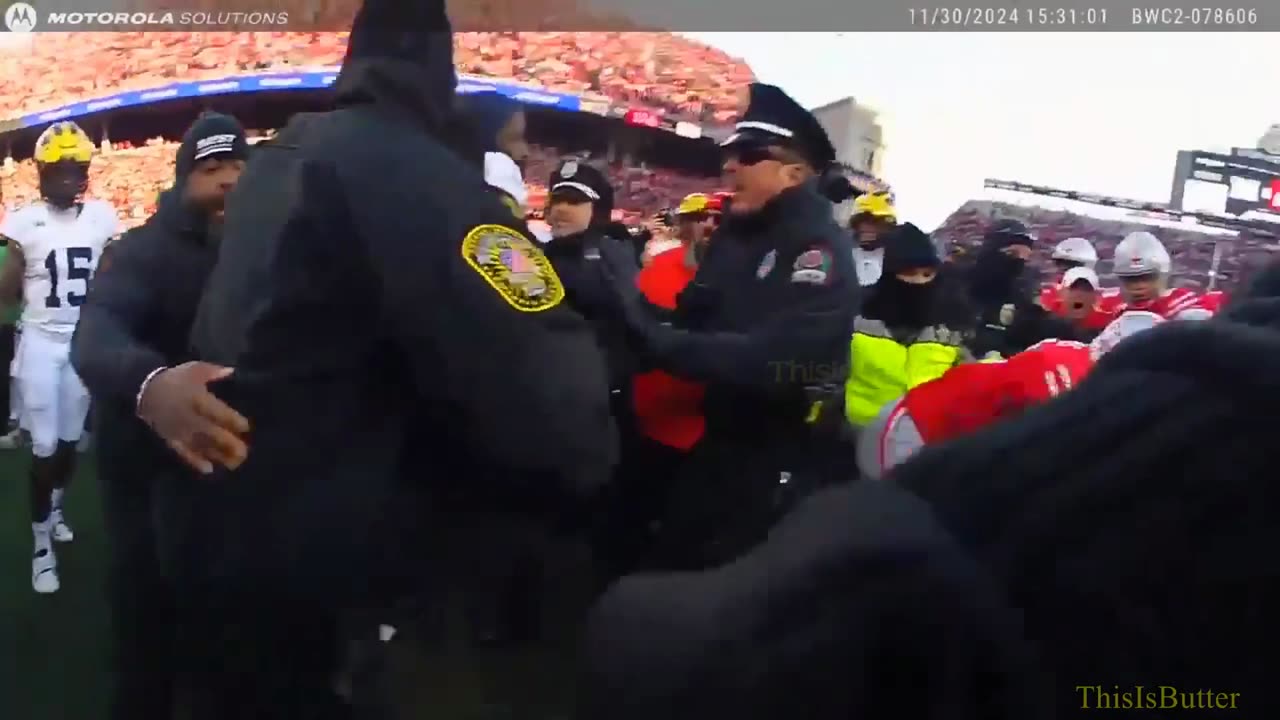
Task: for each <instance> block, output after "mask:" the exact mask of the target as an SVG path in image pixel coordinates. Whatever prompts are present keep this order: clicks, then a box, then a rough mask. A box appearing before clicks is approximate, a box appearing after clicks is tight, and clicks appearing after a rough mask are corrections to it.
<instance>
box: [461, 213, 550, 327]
mask: <svg viewBox="0 0 1280 720" xmlns="http://www.w3.org/2000/svg"><path fill="white" fill-rule="evenodd" d="M462 259H463V260H465V261H466V262H467V264H468V265H470V266H471V268H472V269H473V270H475V271H476V272H477V273H479V274H480V276H481V277H483V278H484V279H485V281H486V282H488V283H489V285H490V287H492V288H493V289H494V290H497V291H498V295H500V296H501V297H502V299H503V300H505V301H506V302H507V304H508V305H510V306H511V307H513V308H515V309H516V310H519V311H521V312H542V311H543V310H550V309H551V308H553V307H555V306H557V305H559V304H560V303H561V302H562V301H563V300H564V285H563V284H562V283H561V282H560V276H558V275H556V271H555V268H553V267H552V266H551V261H550V260H548V259H547V256H546V255H544V254H542V250H540V249H538V247H537V246H536V245H534V244H533V242H531V241H530V240H529V238H527V237H525V236H524V233H521V232H520V231H518V230H514V229H512V228H509V227H507V226H505V225H480V226H477V227H475V228H472V229H471V231H470V232H468V233H467V236H466V237H465V238H463V239H462Z"/></svg>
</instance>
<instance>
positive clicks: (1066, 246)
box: [1052, 237, 1098, 268]
mask: <svg viewBox="0 0 1280 720" xmlns="http://www.w3.org/2000/svg"><path fill="white" fill-rule="evenodd" d="M1052 257H1053V259H1054V260H1065V261H1066V262H1073V263H1080V264H1081V265H1083V266H1085V267H1087V268H1092V267H1093V266H1094V265H1097V264H1098V251H1097V250H1095V249H1093V243H1091V242H1089V241H1088V240H1085V239H1084V238H1082V237H1073V238H1067V239H1066V240H1063V241H1062V242H1060V243H1058V244H1057V245H1054V246H1053V256H1052Z"/></svg>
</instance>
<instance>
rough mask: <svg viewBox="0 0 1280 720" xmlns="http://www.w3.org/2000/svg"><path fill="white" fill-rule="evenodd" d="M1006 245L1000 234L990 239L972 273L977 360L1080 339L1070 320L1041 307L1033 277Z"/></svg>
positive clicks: (972, 342)
mask: <svg viewBox="0 0 1280 720" xmlns="http://www.w3.org/2000/svg"><path fill="white" fill-rule="evenodd" d="M1007 244H1008V241H1007V239H1005V238H1003V237H1001V236H993V237H988V238H986V239H985V240H983V243H982V247H981V248H980V249H979V250H978V252H977V257H976V258H975V259H974V261H973V264H972V265H971V266H970V267H969V269H968V286H969V302H970V304H971V306H972V307H973V309H974V311H975V313H974V316H975V317H974V320H975V331H974V335H973V338H972V339H970V341H969V349H970V351H971V352H972V353H973V354H974V355H976V356H977V357H983V356H985V355H987V354H989V353H993V352H994V353H999V354H1000V355H1002V356H1004V357H1009V356H1011V355H1013V354H1014V353H1018V352H1021V351H1023V350H1026V349H1027V348H1029V347H1031V346H1032V345H1034V344H1036V343H1038V342H1040V341H1041V340H1047V339H1049V338H1056V339H1059V340H1076V339H1078V338H1077V334H1076V331H1075V329H1074V328H1073V327H1072V325H1071V323H1070V322H1068V321H1067V320H1065V319H1063V318H1060V317H1057V316H1055V315H1054V314H1053V313H1050V312H1049V311H1048V310H1046V309H1045V308H1044V307H1043V306H1041V305H1040V304H1039V302H1038V301H1037V293H1038V290H1037V288H1038V287H1039V282H1038V279H1037V278H1036V276H1035V273H1034V272H1033V271H1032V270H1031V269H1030V268H1029V267H1027V266H1026V264H1025V263H1023V262H1021V261H1017V260H1015V259H1013V258H1010V257H1009V256H1008V255H1005V254H1004V253H1002V252H1001V249H1002V248H1004V247H1005V245H1007Z"/></svg>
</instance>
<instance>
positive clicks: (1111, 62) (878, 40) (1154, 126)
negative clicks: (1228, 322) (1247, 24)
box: [685, 33, 1280, 227]
mask: <svg viewBox="0 0 1280 720" xmlns="http://www.w3.org/2000/svg"><path fill="white" fill-rule="evenodd" d="M685 35H687V36H689V37H692V38H695V39H698V40H701V41H703V42H706V43H708V44H710V45H713V46H715V47H718V48H720V49H722V50H724V51H725V52H727V53H729V54H730V55H734V56H737V57H740V58H742V59H744V60H745V61H746V62H747V64H748V65H750V66H751V68H752V69H753V70H754V71H755V73H756V76H757V77H758V78H759V79H760V80H761V81H763V82H768V83H772V84H775V85H778V86H780V87H782V88H783V89H785V90H787V91H788V92H789V93H790V94H791V95H792V96H793V97H795V98H796V100H798V101H799V102H800V103H802V104H804V105H805V106H807V107H816V106H818V105H821V104H823V103H827V102H831V101H833V100H838V99H841V98H843V97H848V96H853V97H854V98H855V99H857V100H858V101H859V102H860V103H862V104H864V105H867V106H869V107H871V108H873V109H875V110H877V111H878V112H879V113H880V121H881V124H882V125H883V126H884V130H885V144H886V146H887V151H886V155H885V159H884V175H885V179H886V180H888V181H889V183H890V184H892V185H893V188H894V191H895V193H896V194H897V198H898V206H899V209H900V211H901V212H902V214H903V216H904V217H905V218H906V219H907V220H910V221H912V222H915V223H916V224H918V225H920V226H921V227H935V226H936V225H937V224H938V223H940V222H941V221H942V220H943V219H944V218H945V217H946V216H947V215H948V214H950V213H951V211H953V210H955V209H956V208H957V207H959V206H960V204H962V203H963V202H964V201H966V200H970V199H973V198H979V197H989V196H990V195H989V193H984V191H983V188H982V180H983V178H985V177H995V178H1000V179H1004V180H1021V181H1024V182H1029V183H1034V184H1040V185H1051V186H1055V187H1062V188H1067V189H1074V190H1082V191H1088V192H1095V193H1102V194H1108V195H1120V196H1124V197H1131V198H1138V199H1144V200H1153V201H1157V202H1167V201H1168V199H1169V188H1170V185H1171V183H1172V179H1173V165H1174V160H1175V155H1176V152H1177V151H1178V150H1191V149H1223V150H1225V149H1227V148H1230V147H1232V146H1237V147H1254V146H1255V145H1256V144H1257V141H1258V139H1259V138H1260V137H1261V136H1262V134H1263V133H1264V132H1265V131H1266V130H1267V128H1268V127H1269V126H1270V125H1271V124H1273V123H1280V92H1276V91H1275V71H1274V70H1273V69H1272V68H1274V67H1275V54H1276V53H1275V48H1276V36H1275V35H1267V34H1261V33H1258V34H1241V33H1213V34H1210V33H1198V34H1196V33H1169V34H1153V33H1142V34H1136V33H1023V34H1015V33H953V34H943V33H866V34H859V33H794V34H788V33H685Z"/></svg>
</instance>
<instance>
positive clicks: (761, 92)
mask: <svg viewBox="0 0 1280 720" xmlns="http://www.w3.org/2000/svg"><path fill="white" fill-rule="evenodd" d="M740 144H743V145H745V144H754V145H778V146H781V147H786V148H791V149H793V150H795V151H796V152H798V153H799V154H800V155H802V156H804V158H805V160H807V161H808V162H809V164H810V165H812V166H813V169H814V170H816V171H818V172H822V171H824V170H826V169H827V167H828V166H830V165H831V163H833V162H835V159H836V149H835V147H833V146H832V145H831V139H830V138H828V137H827V131H826V130H824V129H823V128H822V124H821V123H819V122H818V118H816V117H814V115H813V113H811V112H809V111H808V110H805V109H804V108H803V107H802V106H801V105H800V103H798V102H796V101H795V100H792V99H791V96H790V95H787V94H786V93H785V92H783V91H782V89H781V88H779V87H777V86H774V85H766V84H764V83H752V84H751V99H750V101H749V102H748V103H747V111H746V112H745V113H744V114H743V116H742V119H741V120H739V121H738V124H737V125H736V126H734V133H733V134H732V135H730V136H729V137H728V138H727V139H726V140H725V141H724V142H722V143H720V145H721V147H730V146H733V145H740Z"/></svg>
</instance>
